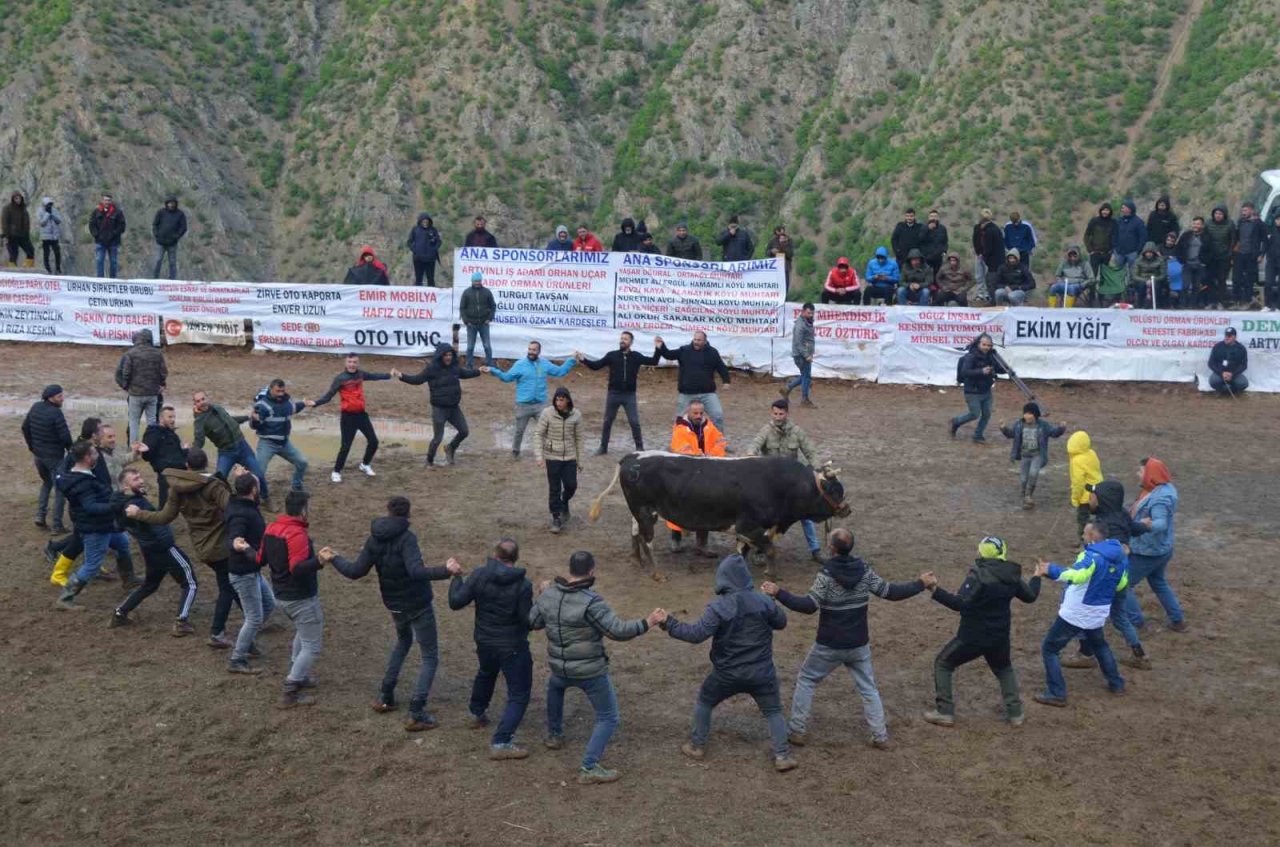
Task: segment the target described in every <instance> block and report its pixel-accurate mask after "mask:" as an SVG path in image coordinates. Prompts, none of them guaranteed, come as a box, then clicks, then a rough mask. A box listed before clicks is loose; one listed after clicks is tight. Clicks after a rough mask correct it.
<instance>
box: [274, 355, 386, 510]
mask: <svg viewBox="0 0 1280 847" xmlns="http://www.w3.org/2000/svg"><path fill="white" fill-rule="evenodd" d="M399 376H400V371H398V370H396V369H394V368H392V370H391V372H390V373H372V372H370V371H366V370H362V369H361V368H360V355H359V354H358V353H348V354H347V358H346V362H345V363H344V365H343V369H342V373H340V374H338V375H337V376H335V377H334V378H333V382H332V383H331V384H330V385H329V390H328V391H326V392H325V393H324V394H322V395H320V396H319V397H317V398H316V401H315V405H317V406H323V405H324V404H325V403H328V402H329V401H330V400H332V399H333V395H335V394H337V395H338V398H339V404H340V406H341V409H342V413H341V415H339V417H338V432H339V434H340V437H341V439H342V440H341V443H340V444H339V445H338V457H337V458H336V459H335V460H334V463H333V473H331V474H330V475H329V480H330V481H331V482H342V469H343V467H345V466H346V464H347V454H348V453H350V452H351V445H352V444H353V443H354V442H355V440H356V433H357V432H359V433H361V434H363V435H364V443H365V447H364V458H363V459H361V461H360V472H361V473H363V474H364V475H365V476H377V474H376V473H374V471H373V457H374V455H375V454H376V453H377V452H378V434H377V433H376V432H374V431H373V421H371V420H370V419H369V413H368V412H367V411H365V399H364V384H365V383H366V382H377V381H379V380H384V379H392V378H399ZM263 496H266V492H265V489H264V491H263Z"/></svg>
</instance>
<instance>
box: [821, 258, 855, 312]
mask: <svg viewBox="0 0 1280 847" xmlns="http://www.w3.org/2000/svg"><path fill="white" fill-rule="evenodd" d="M822 302H823V303H846V304H848V303H852V304H857V303H861V302H862V284H861V283H860V282H859V281H858V272H857V271H856V270H854V269H853V268H852V267H851V266H850V265H849V260H848V259H846V258H845V257H844V256H841V257H840V261H838V262H836V266H835V267H834V268H832V269H831V272H830V273H828V274H827V281H826V283H825V284H824V285H823V286H822Z"/></svg>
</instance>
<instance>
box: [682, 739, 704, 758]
mask: <svg viewBox="0 0 1280 847" xmlns="http://www.w3.org/2000/svg"><path fill="white" fill-rule="evenodd" d="M680 752H681V753H684V754H685V755H686V756H688V757H689V758H690V759H694V760H696V761H699V762H700V761H702V759H703V757H705V756H706V755H707V748H706V747H695V746H694V744H693V742H692V741H686V742H685V743H684V744H682V745H681V746H680Z"/></svg>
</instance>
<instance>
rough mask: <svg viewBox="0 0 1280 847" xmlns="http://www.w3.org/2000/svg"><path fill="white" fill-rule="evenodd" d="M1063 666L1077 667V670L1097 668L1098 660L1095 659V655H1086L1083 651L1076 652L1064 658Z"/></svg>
mask: <svg viewBox="0 0 1280 847" xmlns="http://www.w3.org/2000/svg"><path fill="white" fill-rule="evenodd" d="M1062 666H1063V667H1064V668H1075V669H1076V670H1084V669H1086V668H1096V667H1097V666H1098V660H1097V659H1095V658H1094V657H1093V656H1086V655H1084V654H1083V653H1076V654H1075V655H1074V656H1070V657H1068V658H1066V659H1063V660H1062Z"/></svg>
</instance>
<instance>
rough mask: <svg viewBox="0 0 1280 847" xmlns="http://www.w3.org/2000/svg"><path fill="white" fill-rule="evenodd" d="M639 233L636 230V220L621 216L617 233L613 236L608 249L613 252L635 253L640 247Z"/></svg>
mask: <svg viewBox="0 0 1280 847" xmlns="http://www.w3.org/2000/svg"><path fill="white" fill-rule="evenodd" d="M640 243H641V242H640V234H639V233H638V232H636V222H635V221H634V220H632V219H631V218H623V219H622V223H621V224H620V225H619V227H618V233H617V235H615V236H614V237H613V244H611V245H610V246H609V249H610V250H611V251H613V252H614V253H635V252H637V251H638V250H639V249H640Z"/></svg>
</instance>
